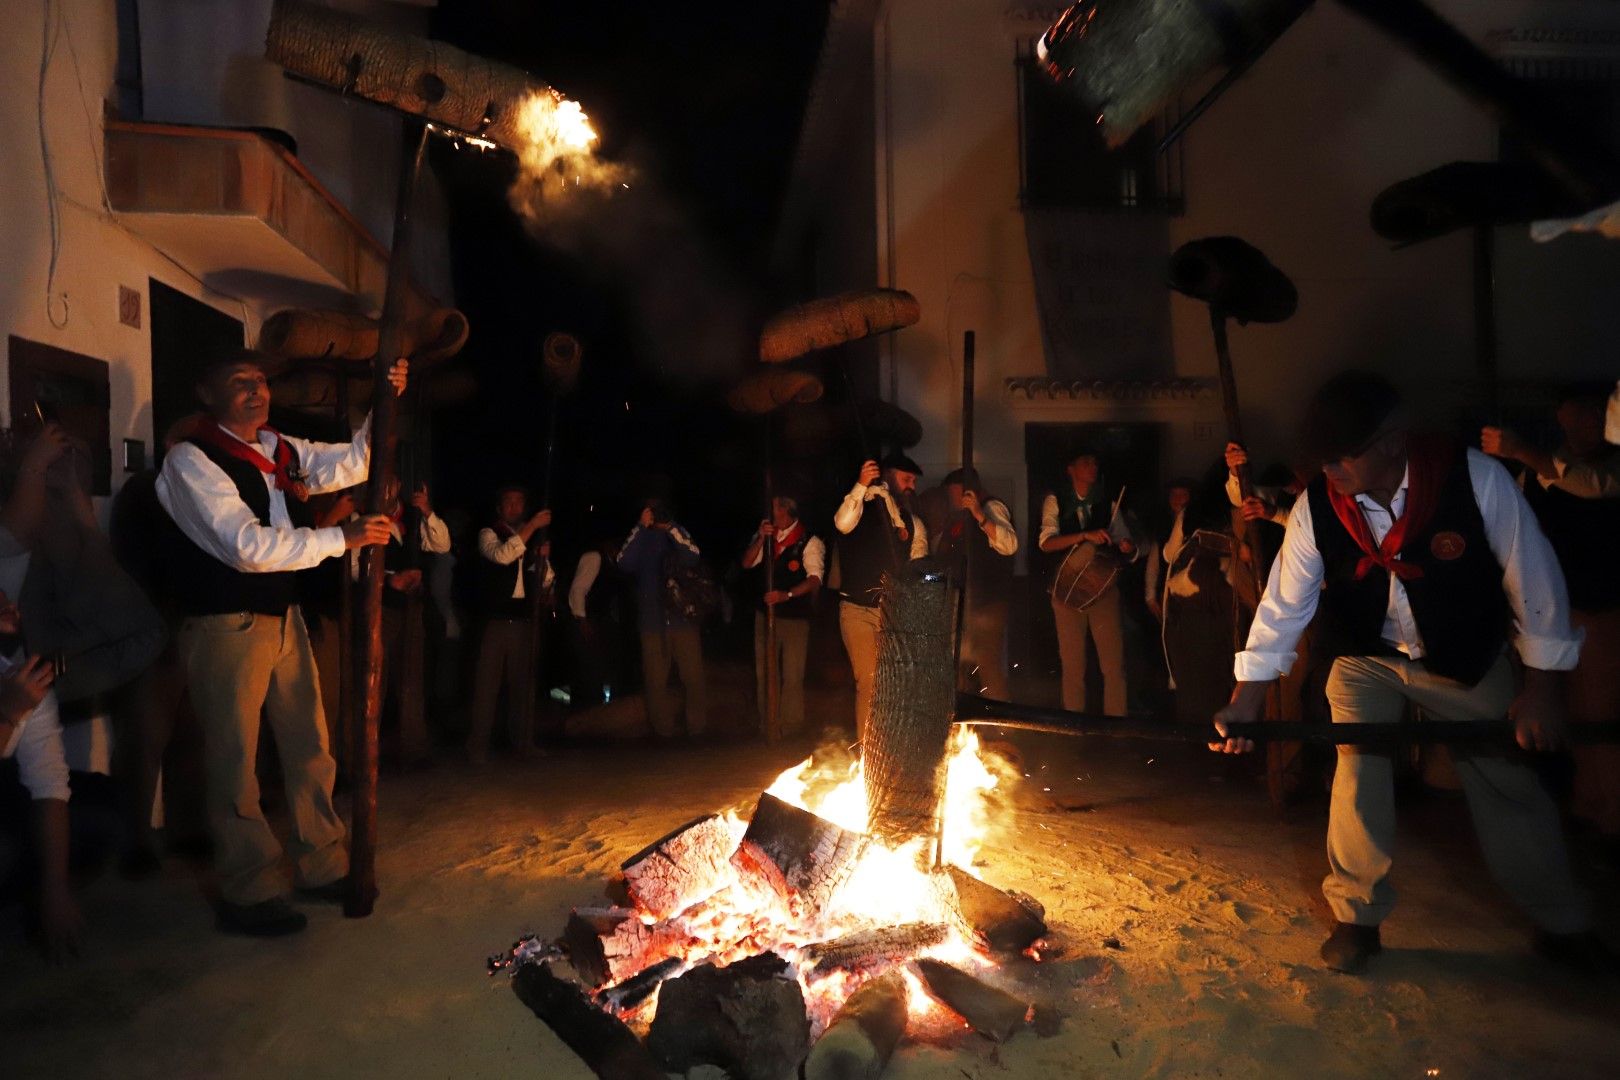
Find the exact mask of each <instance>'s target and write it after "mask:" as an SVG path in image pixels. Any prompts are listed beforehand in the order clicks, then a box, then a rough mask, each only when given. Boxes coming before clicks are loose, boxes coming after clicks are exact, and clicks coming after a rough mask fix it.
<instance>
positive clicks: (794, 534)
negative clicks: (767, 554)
mask: <svg viewBox="0 0 1620 1080" xmlns="http://www.w3.org/2000/svg"><path fill="white" fill-rule="evenodd" d="M803 531H804V523H803V522H802V521H795V522H794V523H793V525H792V527H791V528H789V529H788V531H787V532H785V533H778V534H777V536H776V557H777V558H779V559H780V558H781V557H782V552H784V551H786V550H787V549H788V548H790V547H792V546H793V545H794V544H796V543H798V541H799V534H800V533H802V532H803Z"/></svg>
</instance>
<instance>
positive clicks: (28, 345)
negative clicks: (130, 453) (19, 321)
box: [7, 336, 112, 495]
mask: <svg viewBox="0 0 1620 1080" xmlns="http://www.w3.org/2000/svg"><path fill="white" fill-rule="evenodd" d="M7 355H8V356H9V358H10V367H11V425H12V429H13V430H14V431H17V432H19V433H25V434H26V435H27V436H29V437H32V434H33V433H34V432H36V431H38V430H39V429H40V427H41V425H43V424H46V423H53V424H60V425H62V428H63V430H64V431H66V432H67V433H68V434H69V435H70V436H72V438H73V447H74V449H73V451H72V454H73V456H74V458H75V461H74V465H75V467H77V468H80V469H82V470H83V471H84V472H85V473H86V474H87V475H88V479H89V482H90V494H92V495H111V494H112V447H111V443H110V442H109V438H108V426H109V424H108V415H107V413H108V408H109V406H110V403H111V401H112V395H111V392H110V387H109V383H108V377H107V375H108V368H107V362H106V361H105V360H97V359H96V358H95V357H93V356H85V355H83V354H81V353H76V352H68V351H67V350H66V349H58V348H56V347H55V346H52V345H43V344H41V343H40V342H37V341H29V340H27V339H26V338H20V337H15V336H13V337H11V338H10V340H9V343H8V354H7ZM81 455H82V457H81Z"/></svg>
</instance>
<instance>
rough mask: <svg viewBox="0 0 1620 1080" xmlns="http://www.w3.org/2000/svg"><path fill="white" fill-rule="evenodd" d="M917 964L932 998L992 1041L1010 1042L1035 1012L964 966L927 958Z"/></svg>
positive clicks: (917, 968) (914, 965)
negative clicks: (962, 967)
mask: <svg viewBox="0 0 1620 1080" xmlns="http://www.w3.org/2000/svg"><path fill="white" fill-rule="evenodd" d="M913 967H915V968H916V970H917V974H918V975H919V976H920V977H921V978H922V981H923V987H924V988H925V989H926V990H927V991H928V994H929V996H930V997H932V998H933V999H934V1000H936V1001H938V1002H939V1003H940V1004H941V1005H943V1006H945V1007H946V1008H947V1009H950V1010H951V1011H952V1012H954V1013H955V1014H956V1015H958V1016H960V1017H961V1018H962V1019H963V1020H966V1021H967V1022H968V1026H969V1027H971V1028H972V1029H973V1030H974V1031H977V1032H978V1033H979V1034H980V1035H983V1036H984V1037H985V1038H987V1039H990V1040H991V1041H992V1042H1006V1041H1007V1040H1008V1039H1010V1038H1012V1036H1013V1035H1014V1033H1016V1032H1017V1031H1018V1029H1019V1028H1021V1027H1023V1026H1024V1025H1025V1024H1026V1023H1027V1022H1028V1021H1029V1017H1030V1013H1031V1012H1033V1011H1034V1006H1033V1005H1031V1004H1030V1003H1029V1002H1027V1001H1020V1000H1018V999H1017V998H1015V997H1013V996H1012V995H1011V994H1009V993H1007V992H1006V991H1005V990H998V989H996V988H995V987H994V986H991V985H990V984H989V983H987V982H984V981H983V980H981V979H976V978H974V977H973V976H972V975H969V974H968V973H967V972H965V971H963V970H962V969H961V968H957V967H952V966H951V965H950V964H947V963H944V962H943V961H939V960H930V959H927V958H926V957H925V958H923V959H921V960H917V961H916V962H915V963H914V964H913Z"/></svg>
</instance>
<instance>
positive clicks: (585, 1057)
mask: <svg viewBox="0 0 1620 1080" xmlns="http://www.w3.org/2000/svg"><path fill="white" fill-rule="evenodd" d="M512 990H513V992H514V993H516V994H517V996H518V1000H519V1001H521V1002H523V1004H525V1005H527V1006H528V1007H529V1008H530V1009H531V1010H533V1012H534V1015H536V1016H538V1017H539V1018H540V1019H541V1020H544V1021H545V1023H546V1026H547V1027H549V1028H551V1030H552V1031H553V1032H555V1033H556V1035H557V1037H558V1038H559V1039H561V1040H562V1041H563V1042H564V1044H566V1045H567V1047H568V1048H569V1049H570V1050H572V1051H573V1052H574V1053H576V1054H578V1055H579V1058H580V1060H581V1061H583V1062H584V1063H585V1064H586V1066H587V1067H589V1068H590V1070H591V1071H592V1072H594V1073H595V1074H596V1075H597V1076H599V1077H601V1078H602V1080H665V1075H664V1070H663V1069H661V1068H659V1067H658V1063H657V1062H656V1061H654V1060H653V1056H652V1054H651V1053H650V1052H649V1051H648V1050H647V1048H646V1047H645V1046H643V1045H641V1040H640V1039H637V1038H636V1036H635V1033H634V1032H632V1031H631V1030H630V1029H629V1028H628V1027H626V1026H625V1025H624V1023H623V1022H622V1021H620V1020H619V1019H618V1018H617V1017H615V1016H612V1015H610V1014H608V1013H605V1012H603V1011H602V1010H601V1009H599V1008H597V1007H596V1006H595V1005H594V1004H593V1003H592V1002H591V1000H590V998H588V997H586V996H585V994H584V992H583V991H581V990H580V988H579V987H578V986H576V985H574V984H573V983H571V982H568V981H566V980H564V979H559V978H558V977H557V976H555V975H553V974H552V973H551V966H550V965H549V964H525V965H523V966H522V967H520V968H518V970H517V973H516V974H515V975H513V976H512Z"/></svg>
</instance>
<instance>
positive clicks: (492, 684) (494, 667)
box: [467, 486, 556, 765]
mask: <svg viewBox="0 0 1620 1080" xmlns="http://www.w3.org/2000/svg"><path fill="white" fill-rule="evenodd" d="M528 498H529V497H528V492H526V491H525V490H524V489H523V488H521V487H516V486H510V487H504V488H502V489H501V490H500V491H498V492H496V495H495V523H494V524H493V525H490V526H488V527H487V528H484V529H480V530H479V532H478V555H479V559H478V568H479V571H480V573H479V577H478V606H479V609H480V611H481V612H482V614H483V618H484V628H483V633H482V635H481V637H480V639H479V642H478V661H477V665H476V666H475V667H474V669H473V705H472V723H471V725H470V728H469V731H468V733H467V758H468V760H470V761H471V762H472V763H473V764H475V765H483V764H485V763H486V762H488V761H489V740H490V735H491V732H492V731H493V730H494V727H495V705H496V702H497V700H498V699H499V698H500V694H501V688H502V687H503V686H504V687H505V688H506V732H507V739H508V741H509V742H510V743H511V747H510V749H511V752H512V755H513V756H514V757H516V758H519V759H524V758H530V757H533V756H534V753H535V745H534V716H535V691H534V684H535V677H536V676H537V675H538V674H539V673H538V672H537V671H535V647H534V645H535V643H534V635H535V633H536V632H537V631H538V629H539V628H538V627H536V626H535V624H534V590H536V589H549V588H551V586H552V584H553V582H554V581H555V580H556V574H554V573H553V572H552V569H551V545H550V544H549V543H545V542H540V543H536V542H535V534H536V533H538V532H539V531H540V530H541V529H544V528H546V527H548V526H549V525H550V524H551V511H550V510H537V511H535V512H534V513H533V514H530V513H528Z"/></svg>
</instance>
